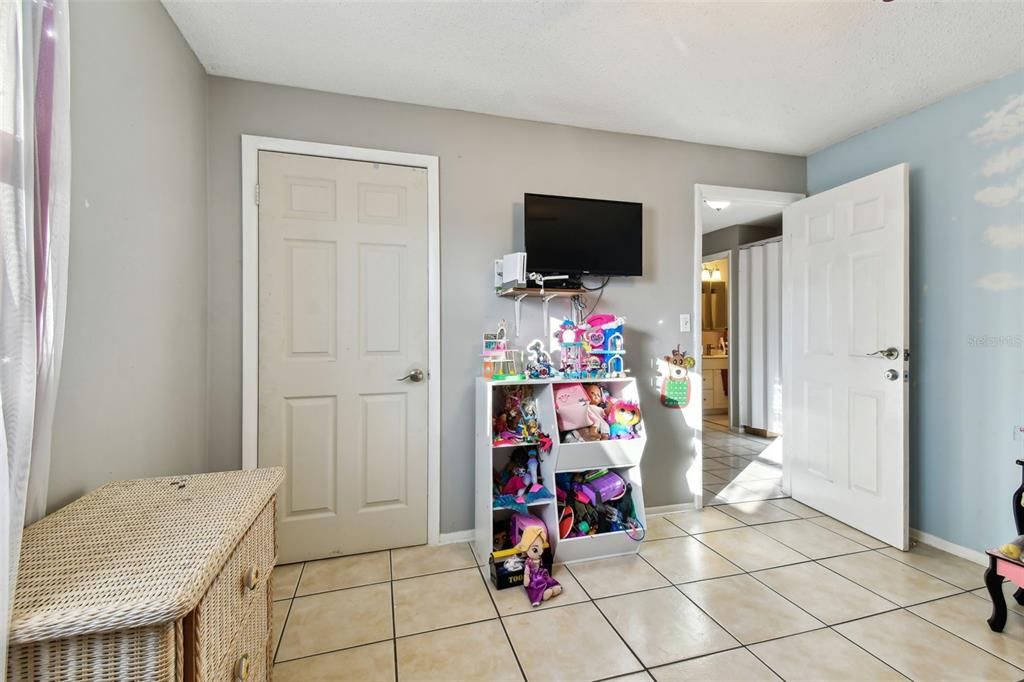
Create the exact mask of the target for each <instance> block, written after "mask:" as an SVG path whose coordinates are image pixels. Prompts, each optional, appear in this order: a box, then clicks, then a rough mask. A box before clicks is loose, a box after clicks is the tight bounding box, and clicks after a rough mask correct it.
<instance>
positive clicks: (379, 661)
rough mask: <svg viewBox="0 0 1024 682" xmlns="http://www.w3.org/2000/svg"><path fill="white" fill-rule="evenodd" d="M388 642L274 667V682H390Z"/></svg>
mask: <svg viewBox="0 0 1024 682" xmlns="http://www.w3.org/2000/svg"><path fill="white" fill-rule="evenodd" d="M394 679H395V651H394V643H393V642H391V641H387V642H378V643H377V644H367V645H366V646H360V647H356V648H354V649H346V650H345V651H335V652H334V653H330V654H321V655H319V656H311V657H309V658H300V659H299V660H297V661H290V662H288V663H278V664H277V665H275V666H274V682H340V681H341V680H352V681H353V682H354V681H356V680H358V681H359V682H394Z"/></svg>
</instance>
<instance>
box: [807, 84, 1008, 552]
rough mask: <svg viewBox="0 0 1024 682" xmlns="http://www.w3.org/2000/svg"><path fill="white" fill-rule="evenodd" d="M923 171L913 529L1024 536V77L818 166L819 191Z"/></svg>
mask: <svg viewBox="0 0 1024 682" xmlns="http://www.w3.org/2000/svg"><path fill="white" fill-rule="evenodd" d="M904 161H905V162H907V163H909V164H910V286H911V290H910V345H911V381H910V401H911V402H910V411H911V413H910V453H911V454H910V467H911V468H910V508H911V515H910V525H911V527H913V528H917V529H920V530H922V531H924V532H926V533H930V534H932V535H936V536H938V537H940V538H942V539H944V540H947V541H949V542H953V543H955V544H958V545H961V546H964V547H970V548H972V549H976V550H983V549H985V548H987V547H992V546H995V545H998V544H1001V543H1003V542H1006V541H1007V540H1009V539H1011V538H1012V537H1014V536H1015V535H1016V531H1015V529H1014V527H1013V521H1012V517H1011V512H1010V509H1011V507H1010V495H1011V493H1012V491H1013V490H1014V489H1015V488H1016V487H1017V485H1019V484H1020V478H1021V476H1020V468H1019V467H1017V466H1015V465H1014V460H1015V459H1016V458H1020V457H1024V440H1016V441H1014V440H1013V439H1012V429H1013V426H1014V425H1024V71H1019V72H1017V73H1014V74H1011V75H1009V76H1006V77H1004V78H1001V79H1000V80H997V81H993V82H991V83H987V84H985V85H982V86H980V87H978V88H976V89H974V90H971V91H969V92H965V93H963V94H960V95H956V96H954V97H950V98H948V99H945V100H943V101H941V102H938V103H936V104H934V105H932V106H930V107H927V108H925V109H921V110H920V111H916V112H914V113H912V114H908V115H906V116H904V117H902V118H899V119H896V120H895V121H892V122H890V123H887V124H886V125H884V126H881V127H879V128H875V129H873V130H869V131H868V132H865V133H862V134H860V135H857V136H856V137H853V138H850V139H849V140H846V141H845V142H840V143H839V144H836V145H833V146H831V147H828V148H827V149H824V150H822V151H820V152H818V153H816V154H813V155H811V156H810V157H809V158H808V160H807V189H808V193H809V194H811V193H816V192H821V191H823V190H826V189H829V188H831V187H835V186H837V185H840V184H842V183H844V182H848V181H850V180H854V179H856V178H858V177H861V176H864V175H868V174H869V173H872V172H874V171H878V170H881V169H883V168H887V167H889V166H892V165H895V164H897V163H900V162H904Z"/></svg>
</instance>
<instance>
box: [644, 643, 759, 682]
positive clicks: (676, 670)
mask: <svg viewBox="0 0 1024 682" xmlns="http://www.w3.org/2000/svg"><path fill="white" fill-rule="evenodd" d="M651 675H653V676H654V679H655V680H657V681H658V682H693V681H694V680H700V681H701V682H737V681H738V680H743V681H744V682H778V680H779V676H778V675H776V674H775V673H773V672H772V671H771V670H770V669H769V668H768V666H766V665H765V664H764V663H762V662H761V661H759V660H757V658H756V657H755V656H754V654H752V653H750V652H749V651H747V650H746V649H733V650H732V651H723V652H722V653H720V654H712V655H711V656H704V657H703V658H695V659H693V660H692V661H683V662H682V663H673V664H672V665H666V666H664V667H662V668H655V669H654V670H652V671H651Z"/></svg>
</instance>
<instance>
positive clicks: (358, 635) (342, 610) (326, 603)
mask: <svg viewBox="0 0 1024 682" xmlns="http://www.w3.org/2000/svg"><path fill="white" fill-rule="evenodd" d="M392 637H394V631H393V629H392V621H391V586H390V585H388V584H387V583H383V584H380V585H368V586H366V587H353V588H352V589H350V590H339V591H337V592H324V593H323V594H314V595H311V596H309V597H296V598H295V599H294V600H293V601H292V609H291V612H290V613H289V614H288V623H287V625H286V627H285V629H284V635H283V636H282V637H281V646H280V648H279V649H278V651H277V660H279V661H287V660H289V659H292V658H299V657H301V656H310V655H312V654H322V653H324V652H327V651H334V650H336V649H344V648H347V647H352V646H356V645H358V644H368V643H370V642H377V641H380V640H382V639H390V638H392Z"/></svg>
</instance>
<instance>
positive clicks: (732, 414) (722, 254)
mask: <svg viewBox="0 0 1024 682" xmlns="http://www.w3.org/2000/svg"><path fill="white" fill-rule="evenodd" d="M703 242H704V239H703V235H702V236H701V244H702V245H703ZM709 260H713V261H714V260H724V261H725V262H726V273H727V276H728V278H729V279H728V280H726V285H727V286H726V301H725V304H726V308H725V311H726V314H725V319H726V324H727V325H728V326H729V334H728V339H727V341H726V342H727V343H728V344H729V348H730V349H732V335H733V326H732V322H733V320H732V315H733V310H732V287H733V284H734V283H735V281H736V271H735V270H733V262H732V249H729V250H728V251H719V252H718V253H709V254H708V255H706V256H702V257H701V261H700V264H701V270H703V269H704V264H705V263H707V262H708V261H709ZM698 279H699V280H700V277H698ZM700 282H701V290H703V287H704V284H703V282H704V280H700ZM701 299H702V300H701V306H700V317H699V318H698V319H699V320H700V323H701V329H700V331H701V338H700V357H701V363H700V364H701V377H703V376H704V372H703V366H704V301H703V295H702V296H701ZM732 358H733V354H732V353H731V352H730V353H729V357H728V358H726V360H725V362H726V366H727V367H728V370H729V383H730V384H731V383H732V376H733V373H732V372H733V364H732ZM702 383H703V382H702ZM703 388H704V387H703V385H702V386H701V403H700V416H701V424H702V425H703V421H704V399H703ZM711 388H712V390H714V385H712V387H711ZM728 391H729V406H728V407H727V408H726V409H727V410H728V412H727V413H726V414H727V415H728V417H729V428H730V429H732V428H733V427H734V426H736V424H735V423H733V422H734V420H735V418H736V412H737V410H734V409H733V408H732V401H733V399H734V396H733V393H735V391H733V390H732V386H729V387H728ZM701 433H703V428H702V429H701Z"/></svg>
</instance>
